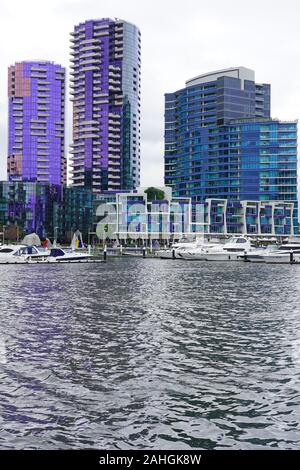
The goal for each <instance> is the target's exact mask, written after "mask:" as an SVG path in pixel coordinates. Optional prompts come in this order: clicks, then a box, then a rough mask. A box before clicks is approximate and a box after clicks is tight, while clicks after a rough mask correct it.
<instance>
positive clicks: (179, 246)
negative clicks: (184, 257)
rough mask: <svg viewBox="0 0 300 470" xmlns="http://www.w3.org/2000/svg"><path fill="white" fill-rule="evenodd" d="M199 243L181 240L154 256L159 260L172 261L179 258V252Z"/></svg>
mask: <svg viewBox="0 0 300 470" xmlns="http://www.w3.org/2000/svg"><path fill="white" fill-rule="evenodd" d="M198 243H199V240H198V239H194V240H191V239H189V238H182V239H180V240H179V241H178V242H176V243H173V245H172V246H171V248H166V249H162V250H158V251H157V252H156V253H155V256H157V257H158V258H161V259H172V258H180V256H179V252H180V251H182V250H185V249H187V248H194V247H196V246H197V244H198Z"/></svg>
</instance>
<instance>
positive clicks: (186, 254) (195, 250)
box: [177, 241, 221, 261]
mask: <svg viewBox="0 0 300 470" xmlns="http://www.w3.org/2000/svg"><path fill="white" fill-rule="evenodd" d="M220 246H221V245H220V243H211V242H208V241H205V242H203V241H201V242H199V243H198V245H197V246H196V247H192V248H184V249H183V248H181V249H179V250H178V251H177V255H178V257H179V258H181V259H184V260H189V261H201V260H202V261H204V260H205V259H206V254H207V252H208V250H210V249H211V248H213V247H220Z"/></svg>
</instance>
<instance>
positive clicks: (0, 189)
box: [0, 181, 62, 238]
mask: <svg viewBox="0 0 300 470" xmlns="http://www.w3.org/2000/svg"><path fill="white" fill-rule="evenodd" d="M61 198H62V191H61V186H60V185H50V184H40V183H33V182H24V181H2V182H0V226H2V227H6V228H8V227H9V226H15V227H16V237H17V238H21V237H22V236H23V235H24V234H27V233H31V232H36V233H38V235H40V236H48V237H53V238H54V237H55V236H56V233H55V232H57V231H58V229H59V222H60V220H59V212H60V207H61Z"/></svg>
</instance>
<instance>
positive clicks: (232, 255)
mask: <svg viewBox="0 0 300 470" xmlns="http://www.w3.org/2000/svg"><path fill="white" fill-rule="evenodd" d="M250 250H251V243H250V240H248V239H247V238H246V237H244V236H235V237H231V238H230V239H229V240H228V241H227V242H226V243H224V244H223V245H219V246H213V247H211V248H209V249H208V250H207V252H206V253H205V254H204V258H205V259H206V260H207V261H241V260H242V259H243V257H244V255H245V252H248V251H250Z"/></svg>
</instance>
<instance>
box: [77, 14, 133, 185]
mask: <svg viewBox="0 0 300 470" xmlns="http://www.w3.org/2000/svg"><path fill="white" fill-rule="evenodd" d="M71 36H72V39H71V43H72V47H71V49H72V53H71V55H72V60H71V63H72V65H71V69H72V72H71V89H72V93H71V94H72V96H73V98H72V101H73V144H72V151H71V154H72V174H73V185H74V186H79V187H80V186H81V187H85V188H89V189H92V191H93V192H101V191H104V190H112V191H116V190H120V189H132V188H135V187H137V186H138V185H139V180H140V32H139V30H138V28H137V27H136V26H135V25H133V24H131V23H127V22H125V21H122V20H112V19H109V18H104V19H100V20H89V21H86V22H85V23H80V24H79V25H77V26H75V29H74V32H73V33H71Z"/></svg>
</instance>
